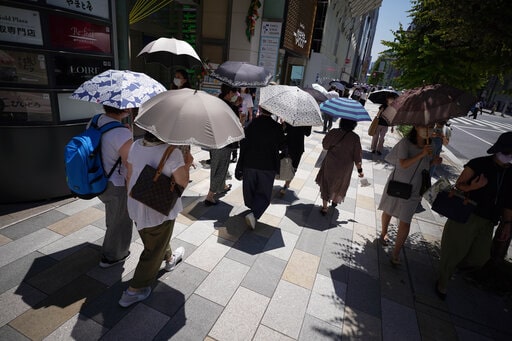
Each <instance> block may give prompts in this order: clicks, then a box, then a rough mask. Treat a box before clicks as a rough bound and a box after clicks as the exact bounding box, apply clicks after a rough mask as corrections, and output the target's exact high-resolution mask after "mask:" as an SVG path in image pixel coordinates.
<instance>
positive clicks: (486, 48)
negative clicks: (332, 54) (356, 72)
mask: <svg viewBox="0 0 512 341" xmlns="http://www.w3.org/2000/svg"><path fill="white" fill-rule="evenodd" d="M412 5H413V6H412V9H411V11H410V17H411V18H412V23H411V26H410V27H409V28H408V29H404V28H403V27H402V26H400V28H399V29H398V30H397V31H396V32H393V35H394V36H395V40H394V41H392V42H390V41H383V42H382V43H383V44H384V45H385V46H387V47H389V50H387V51H386V52H387V53H391V54H393V56H394V58H395V60H394V65H395V66H396V67H397V68H398V69H400V70H401V71H402V75H401V76H400V77H399V78H398V79H397V81H398V82H399V84H400V85H401V86H404V87H408V88H410V87H416V86H420V85H422V84H433V83H444V84H449V85H452V86H455V87H458V88H461V89H465V90H468V91H471V92H473V93H476V92H477V91H478V89H481V88H482V86H483V85H484V84H485V83H486V82H487V80H488V79H489V77H490V76H491V75H497V76H498V77H500V79H503V76H505V75H507V74H509V73H510V72H511V70H512V48H511V47H512V20H511V18H512V5H511V4H510V2H509V0H488V1H481V0H465V1H460V0H412Z"/></svg>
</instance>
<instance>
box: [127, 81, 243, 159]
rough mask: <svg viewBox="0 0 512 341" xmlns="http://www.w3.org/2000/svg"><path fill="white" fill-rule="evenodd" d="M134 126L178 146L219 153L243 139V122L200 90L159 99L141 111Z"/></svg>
mask: <svg viewBox="0 0 512 341" xmlns="http://www.w3.org/2000/svg"><path fill="white" fill-rule="evenodd" d="M135 124H136V125H137V126H139V127H140V128H142V129H144V130H146V131H149V132H150V133H152V134H153V135H155V136H156V137H158V138H159V139H161V140H162V141H165V142H167V143H170V144H176V145H187V144H193V145H196V146H200V147H205V148H212V149H219V148H222V147H225V146H227V145H228V144H230V143H232V142H236V141H240V140H241V139H243V138H244V131H243V128H242V125H241V124H240V120H239V119H238V117H237V116H236V115H235V113H234V112H233V110H232V109H231V108H230V107H229V105H227V104H226V103H225V102H224V101H223V100H221V99H220V98H218V97H216V96H213V95H210V94H208V93H207V92H204V91H201V90H193V89H179V90H169V91H166V92H162V93H161V94H158V95H156V96H155V97H153V98H151V99H150V100H149V101H147V102H145V103H144V104H143V105H142V106H141V107H140V109H139V114H138V115H137V117H136V119H135Z"/></svg>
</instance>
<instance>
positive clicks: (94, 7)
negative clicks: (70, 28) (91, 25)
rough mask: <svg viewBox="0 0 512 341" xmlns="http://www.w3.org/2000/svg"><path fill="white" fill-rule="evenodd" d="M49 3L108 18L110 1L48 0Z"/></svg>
mask: <svg viewBox="0 0 512 341" xmlns="http://www.w3.org/2000/svg"><path fill="white" fill-rule="evenodd" d="M46 3H47V4H48V5H53V6H55V7H60V8H64V9H67V10H70V11H73V12H79V13H82V14H87V15H94V16H97V17H101V18H105V19H108V18H109V15H108V3H109V2H108V1H105V0H46Z"/></svg>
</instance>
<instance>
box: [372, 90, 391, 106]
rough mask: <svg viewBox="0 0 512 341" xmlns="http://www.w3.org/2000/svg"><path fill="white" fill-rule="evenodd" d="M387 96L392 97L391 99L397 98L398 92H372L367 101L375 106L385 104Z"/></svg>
mask: <svg viewBox="0 0 512 341" xmlns="http://www.w3.org/2000/svg"><path fill="white" fill-rule="evenodd" d="M388 96H393V98H397V97H398V92H396V91H394V90H378V91H374V92H372V93H371V94H370V96H368V99H369V100H370V101H372V102H373V103H375V104H386V98H387V97H388Z"/></svg>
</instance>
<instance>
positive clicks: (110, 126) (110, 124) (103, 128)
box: [91, 114, 128, 178]
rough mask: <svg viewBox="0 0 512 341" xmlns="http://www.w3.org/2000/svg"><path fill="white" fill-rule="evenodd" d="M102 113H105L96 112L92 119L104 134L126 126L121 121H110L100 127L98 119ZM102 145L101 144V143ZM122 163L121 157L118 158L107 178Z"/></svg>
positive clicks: (92, 122)
mask: <svg viewBox="0 0 512 341" xmlns="http://www.w3.org/2000/svg"><path fill="white" fill-rule="evenodd" d="M101 115H103V114H96V115H94V117H93V118H92V121H91V126H94V127H95V128H96V129H99V131H100V132H101V134H102V135H103V134H105V133H106V132H107V131H109V130H112V129H114V128H120V127H124V125H123V124H122V123H121V122H118V121H112V122H108V123H107V124H104V125H102V126H101V127H99V126H98V121H99V119H100V116H101ZM127 129H128V128H127ZM100 146H101V144H100ZM120 163H121V157H119V158H118V159H117V161H116V163H115V164H114V166H113V167H112V169H111V170H110V172H108V174H107V178H110V177H111V176H112V174H113V173H114V170H115V169H116V168H117V166H118V165H119V164H120Z"/></svg>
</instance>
